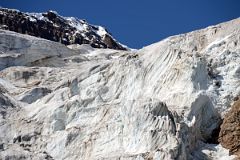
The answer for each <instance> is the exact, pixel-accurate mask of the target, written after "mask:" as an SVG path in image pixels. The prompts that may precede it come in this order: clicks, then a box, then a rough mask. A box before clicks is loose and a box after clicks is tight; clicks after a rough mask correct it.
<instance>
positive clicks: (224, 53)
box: [0, 19, 240, 160]
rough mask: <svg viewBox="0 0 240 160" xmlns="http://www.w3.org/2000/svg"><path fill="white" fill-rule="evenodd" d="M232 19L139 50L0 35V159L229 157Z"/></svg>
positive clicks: (235, 53)
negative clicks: (224, 141)
mask: <svg viewBox="0 0 240 160" xmlns="http://www.w3.org/2000/svg"><path fill="white" fill-rule="evenodd" d="M239 26H240V19H236V20H233V21H230V22H226V23H222V24H219V25H216V26H211V27H208V28H206V29H203V30H199V31H194V32H191V33H187V34H182V35H178V36H173V37H169V38H167V39H165V40H163V41H160V42H158V43H155V44H152V45H150V46H147V47H145V48H143V49H141V50H138V51H121V50H113V49H97V48H92V47H91V46H89V45H80V46H78V45H70V46H67V47H66V46H65V45H62V44H59V43H55V42H51V41H47V40H45V39H40V38H36V37H32V36H28V35H23V34H19V33H15V32H11V31H5V30H0V51H1V54H0V64H1V71H0V89H1V94H0V104H1V108H0V109H1V112H0V150H1V151H0V156H1V158H2V159H11V158H12V159H21V158H22V159H86V160H88V159H129V160H132V159H138V160H139V159H141V160H142V159H154V160H155V159H156V160H163V159H166V160H170V159H179V160H189V159H190V160H191V159H194V160H196V159H199V160H201V159H224V160H225V159H233V158H234V157H235V156H233V155H231V156H229V155H228V150H226V149H224V148H223V147H222V146H221V145H220V144H218V142H217V139H218V132H219V129H220V125H221V123H222V119H223V118H224V116H225V113H226V112H227V111H228V110H229V108H230V106H231V104H232V103H233V102H234V99H236V97H237V96H239V95H240V81H239V79H240V77H239V68H240V65H239V61H240V42H239V39H240V27H239Z"/></svg>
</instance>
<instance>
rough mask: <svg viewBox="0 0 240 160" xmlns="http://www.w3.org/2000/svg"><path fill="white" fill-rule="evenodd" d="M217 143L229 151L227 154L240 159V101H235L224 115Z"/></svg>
mask: <svg viewBox="0 0 240 160" xmlns="http://www.w3.org/2000/svg"><path fill="white" fill-rule="evenodd" d="M219 141H220V143H221V144H222V146H223V147H225V148H227V149H229V154H230V155H232V154H236V155H238V156H239V157H240V100H237V101H236V102H235V103H234V104H233V106H232V107H231V110H230V111H229V112H228V113H227V114H226V115H225V117H224V121H223V124H222V125H221V131H220V136H219Z"/></svg>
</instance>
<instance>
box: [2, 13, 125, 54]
mask: <svg viewBox="0 0 240 160" xmlns="http://www.w3.org/2000/svg"><path fill="white" fill-rule="evenodd" d="M0 28H1V29H7V30H10V31H15V32H18V33H22V34H28V35H32V36H36V37H41V38H45V39H48V40H51V41H55V42H60V43H62V44H65V45H70V44H90V45H91V46H92V47H94V48H111V49H118V50H126V47H125V46H123V45H122V44H120V43H119V42H117V41H116V40H115V39H114V38H113V37H112V35H111V34H110V33H109V32H108V31H107V30H106V29H105V28H103V27H101V26H96V25H92V24H89V23H87V22H86V21H85V20H80V19H78V18H74V17H62V16H60V15H58V13H57V12H55V11H48V12H46V13H23V12H20V11H18V10H15V9H6V8H0Z"/></svg>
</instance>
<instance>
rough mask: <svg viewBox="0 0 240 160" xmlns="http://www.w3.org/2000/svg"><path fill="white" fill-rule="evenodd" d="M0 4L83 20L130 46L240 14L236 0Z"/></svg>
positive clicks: (16, 0) (18, 0) (15, 0)
mask: <svg viewBox="0 0 240 160" xmlns="http://www.w3.org/2000/svg"><path fill="white" fill-rule="evenodd" d="M0 6H2V7H6V8H16V9H19V10H21V11H25V12H45V11H48V10H55V11H57V12H58V13H59V14H61V15H63V16H72V17H78V18H80V19H86V20H87V21H88V22H89V23H92V24H96V25H102V26H104V27H106V28H107V29H108V31H110V32H111V33H112V35H113V36H114V37H115V38H116V39H117V40H119V41H120V42H121V43H123V44H126V45H128V46H129V47H131V48H142V47H143V46H146V45H149V44H152V43H154V42H157V41H160V40H162V39H164V38H166V37H168V36H171V35H176V34H180V33H185V32H189V31H193V30H196V29H200V28H204V27H207V26H209V25H213V24H217V23H220V22H224V21H228V20H231V19H234V18H238V17H240V0H116V1H115V0H84V1H83V0H0Z"/></svg>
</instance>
